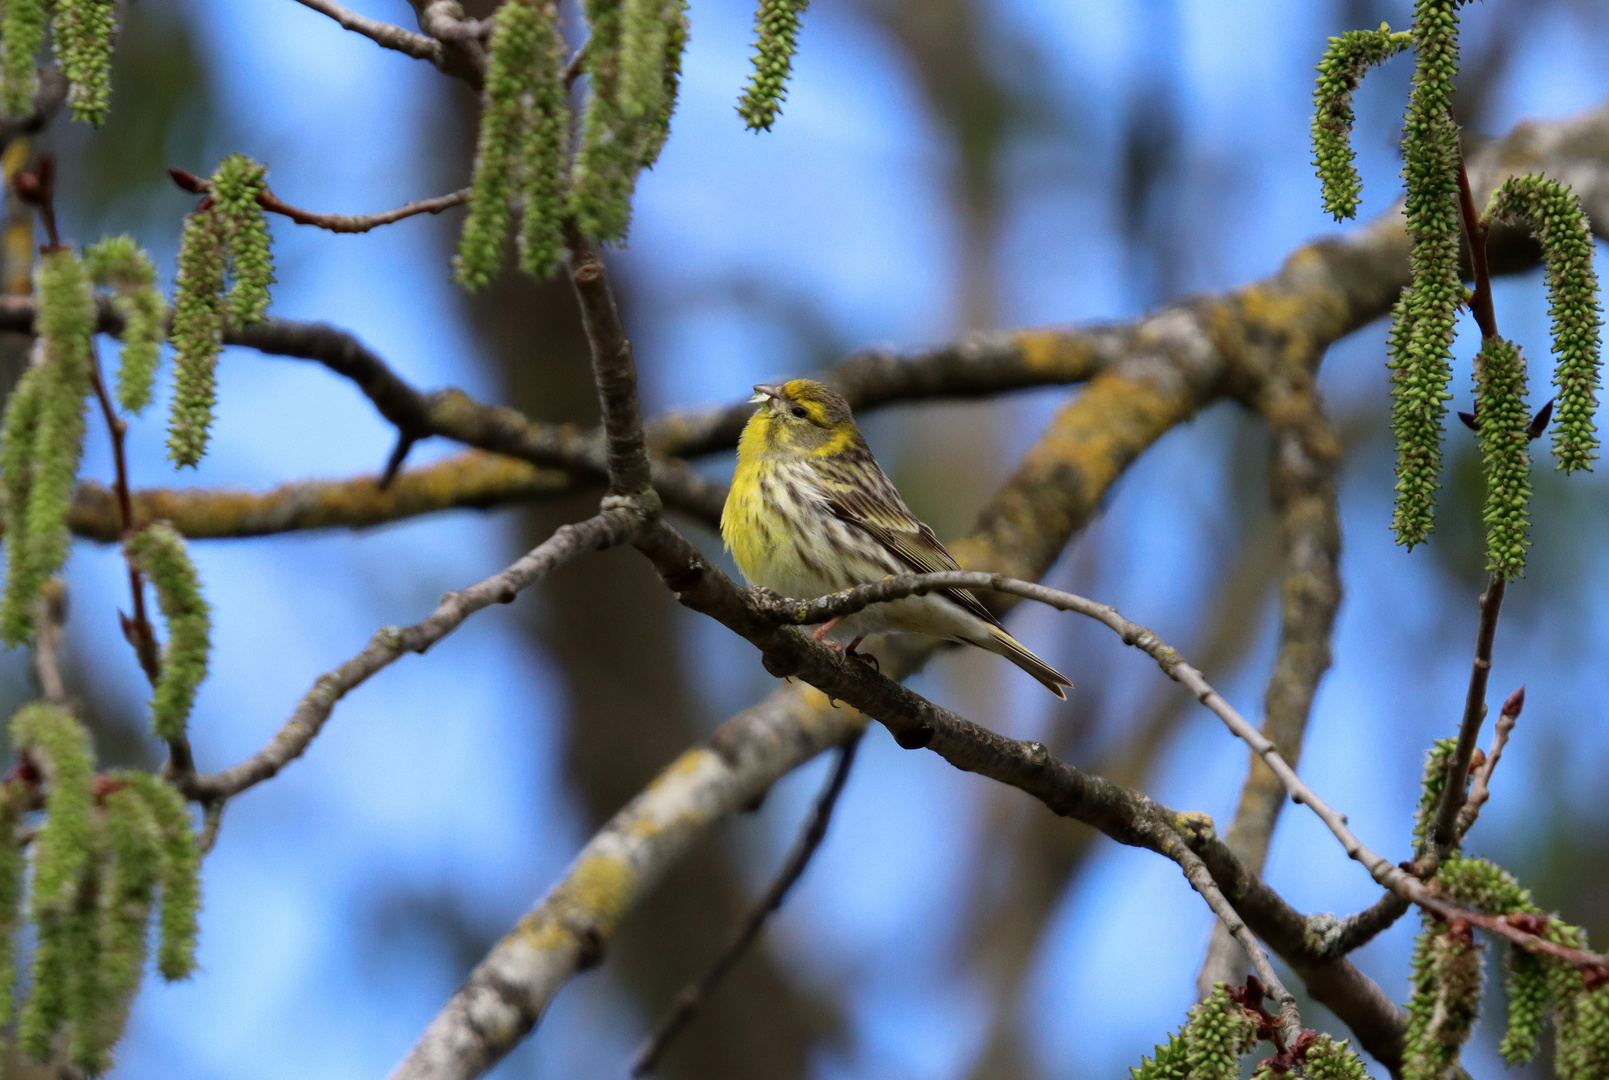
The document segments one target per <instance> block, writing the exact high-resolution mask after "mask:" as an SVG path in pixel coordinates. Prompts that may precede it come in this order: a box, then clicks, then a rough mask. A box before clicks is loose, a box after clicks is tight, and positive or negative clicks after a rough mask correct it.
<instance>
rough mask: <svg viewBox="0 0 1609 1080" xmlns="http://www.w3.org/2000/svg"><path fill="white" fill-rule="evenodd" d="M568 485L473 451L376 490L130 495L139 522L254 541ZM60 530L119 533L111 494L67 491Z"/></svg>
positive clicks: (358, 481)
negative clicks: (69, 499) (65, 519)
mask: <svg viewBox="0 0 1609 1080" xmlns="http://www.w3.org/2000/svg"><path fill="white" fill-rule="evenodd" d="M569 486H570V478H569V477H568V476H567V475H565V474H564V473H563V472H560V471H558V470H555V469H539V468H537V467H535V466H533V465H531V464H529V463H528V462H524V461H518V460H515V459H514V458H507V457H502V456H500V455H497V454H487V453H482V452H481V451H478V450H476V451H470V452H468V453H463V454H456V455H454V456H452V457H449V458H445V459H443V460H441V461H438V462H435V463H434V464H431V465H427V466H425V467H424V468H420V469H408V470H406V471H404V472H402V473H399V474H398V475H397V477H396V479H395V480H393V481H392V483H391V485H390V486H389V487H388V488H386V489H385V490H383V491H382V490H381V489H380V486H379V484H378V483H376V480H375V477H373V476H362V477H356V478H353V479H348V480H303V481H297V482H294V483H290V484H283V485H281V486H280V487H277V488H274V489H273V490H271V491H265V492H253V491H229V490H217V489H206V488H152V489H147V490H144V491H137V492H135V493H134V513H135V517H136V518H138V519H139V520H140V521H141V522H148V521H168V522H171V523H172V524H173V526H174V528H176V529H178V530H179V532H181V533H182V534H184V535H185V536H188V537H190V538H192V539H207V538H216V537H235V536H262V535H266V534H270V533H278V532H288V531H291V530H297V529H322V528H362V527H364V526H368V525H379V524H383V523H385V522H388V521H399V520H401V519H403V518H409V517H417V516H419V515H421V514H430V513H435V512H437V511H440V510H447V509H452V508H454V507H483V506H497V505H501V504H503V503H507V502H515V501H521V500H527V499H536V498H541V497H543V496H547V495H552V494H556V493H558V492H561V491H564V490H566V489H568V488H569ZM68 525H69V527H71V528H72V530H73V532H74V533H76V534H78V535H79V536H86V537H89V538H91V539H95V540H102V541H108V542H109V541H113V540H116V539H117V537H118V535H119V534H120V532H121V528H122V526H121V522H120V521H119V520H118V516H117V506H116V504H115V502H114V501H113V499H112V496H111V493H110V492H108V491H107V490H106V489H105V488H103V487H101V486H100V485H98V484H84V485H82V486H80V488H79V489H78V490H77V491H76V492H75V493H74V496H73V505H72V508H71V510H70V511H69V514H68Z"/></svg>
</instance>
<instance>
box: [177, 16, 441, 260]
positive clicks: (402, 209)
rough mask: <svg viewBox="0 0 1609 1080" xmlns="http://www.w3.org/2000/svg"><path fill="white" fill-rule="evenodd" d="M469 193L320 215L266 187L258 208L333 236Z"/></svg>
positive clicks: (189, 184) (190, 185) (198, 191)
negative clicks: (372, 210)
mask: <svg viewBox="0 0 1609 1080" xmlns="http://www.w3.org/2000/svg"><path fill="white" fill-rule="evenodd" d="M301 2H302V3H304V4H305V3H309V0H301ZM414 36H416V37H417V36H418V35H414ZM438 48H439V45H438ZM168 175H169V176H170V177H172V178H173V182H174V183H175V184H177V185H179V187H180V188H182V189H183V190H185V191H188V192H190V193H191V194H192V195H205V194H206V193H207V192H209V191H211V190H212V182H211V181H210V180H206V179H203V178H202V177H199V176H197V175H195V174H194V173H191V172H186V171H185V170H184V169H177V168H173V167H171V166H170V167H169V168H168ZM469 190H470V189H469V188H461V189H460V190H458V191H454V192H452V193H451V194H448V195H437V196H436V197H435V198H433V199H417V200H415V201H414V202H410V203H403V204H402V205H401V206H399V207H397V208H395V209H394V210H381V211H378V212H377V213H373V214H321V213H318V212H316V211H313V210H303V209H302V208H301V207H299V206H292V205H291V204H290V203H288V202H286V201H285V200H284V199H281V198H280V197H279V196H278V195H275V194H274V193H273V192H272V191H270V190H269V189H268V188H264V189H263V190H262V191H260V192H259V193H258V194H257V205H258V206H261V207H262V208H263V209H264V210H267V211H268V212H269V213H271V214H281V215H283V216H285V217H288V218H290V219H291V220H292V221H294V222H296V224H298V225H313V226H316V227H318V228H320V229H324V230H325V231H327V232H333V233H366V232H368V231H369V230H371V229H377V228H379V227H380V226H381V225H390V224H391V223H392V222H395V221H401V220H403V219H404V218H411V217H416V216H418V215H419V214H439V213H441V212H442V211H443V210H451V209H452V208H453V207H455V206H463V205H464V204H465V203H467V202H468V201H469Z"/></svg>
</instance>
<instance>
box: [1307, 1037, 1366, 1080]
mask: <svg viewBox="0 0 1609 1080" xmlns="http://www.w3.org/2000/svg"><path fill="white" fill-rule="evenodd" d="M1302 1075H1303V1076H1304V1077H1306V1078H1307V1080H1369V1073H1368V1070H1367V1069H1365V1068H1364V1067H1363V1059H1362V1058H1360V1057H1358V1055H1357V1052H1356V1051H1354V1050H1353V1049H1352V1048H1351V1047H1350V1046H1348V1045H1347V1042H1346V1040H1345V1039H1343V1040H1341V1041H1340V1042H1336V1041H1335V1040H1334V1039H1332V1038H1330V1036H1328V1035H1320V1036H1319V1037H1318V1038H1317V1039H1315V1040H1314V1041H1313V1044H1312V1045H1311V1046H1309V1047H1308V1048H1307V1053H1306V1054H1305V1055H1303V1057H1302Z"/></svg>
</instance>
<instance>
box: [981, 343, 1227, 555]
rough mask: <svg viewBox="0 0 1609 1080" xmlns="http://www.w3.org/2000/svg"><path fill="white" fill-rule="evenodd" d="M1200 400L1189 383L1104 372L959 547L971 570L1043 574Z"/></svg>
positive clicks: (1047, 434) (1040, 443) (1049, 432)
mask: <svg viewBox="0 0 1609 1080" xmlns="http://www.w3.org/2000/svg"><path fill="white" fill-rule="evenodd" d="M1197 404H1198V403H1197V401H1196V400H1195V398H1194V397H1192V396H1191V395H1190V393H1189V392H1188V390H1187V389H1186V388H1185V387H1183V386H1182V385H1180V386H1178V387H1177V389H1173V390H1164V389H1163V388H1161V387H1159V386H1157V385H1155V384H1152V383H1150V382H1143V381H1140V380H1136V379H1131V378H1128V377H1125V376H1122V375H1117V374H1113V373H1107V374H1103V375H1099V376H1097V377H1096V378H1095V379H1093V380H1092V381H1091V382H1090V384H1089V386H1088V387H1086V388H1085V390H1084V392H1083V393H1082V394H1080V395H1078V397H1076V398H1074V399H1073V401H1072V402H1071V403H1069V404H1068V405H1067V406H1066V407H1065V408H1064V409H1062V411H1061V412H1060V413H1059V414H1058V415H1057V416H1056V419H1055V420H1054V421H1053V422H1052V423H1051V426H1050V428H1049V429H1048V430H1047V431H1046V432H1045V434H1044V435H1043V436H1041V437H1040V439H1039V441H1038V442H1036V443H1035V444H1034V446H1033V448H1032V449H1030V450H1029V451H1028V453H1027V454H1026V455H1025V456H1024V458H1023V460H1022V464H1021V465H1019V466H1018V468H1017V471H1016V473H1015V474H1013V476H1012V478H1011V480H1010V481H1009V482H1007V484H1006V485H1005V487H1003V488H1002V489H1001V490H1000V492H999V493H998V494H997V495H996V496H995V498H994V500H993V501H992V502H991V503H990V504H989V507H988V509H987V510H986V511H985V512H984V515H983V518H982V521H981V522H980V524H979V528H978V530H977V532H975V533H974V534H973V535H972V536H970V537H968V538H967V539H965V540H962V541H960V542H959V543H957V544H956V545H954V546H953V547H952V549H951V550H952V552H953V553H954V555H955V557H956V559H957V560H958V561H959V562H960V563H961V565H962V566H964V567H967V568H969V569H987V570H997V571H999V572H1001V573H1005V574H1009V575H1010V576H1012V577H1021V578H1030V579H1031V578H1037V577H1038V576H1039V575H1040V574H1042V573H1044V572H1045V569H1046V568H1047V567H1048V566H1049V565H1050V563H1051V562H1053V561H1054V560H1055V558H1056V556H1057V555H1059V554H1060V552H1061V549H1062V548H1063V547H1064V546H1065V545H1066V543H1067V541H1068V539H1070V538H1071V536H1072V534H1073V531H1074V530H1075V529H1077V528H1078V527H1080V526H1081V525H1082V524H1083V523H1084V522H1085V521H1087V520H1088V519H1089V515H1090V514H1091V513H1093V512H1094V509H1095V507H1096V505H1097V504H1098V503H1099V502H1100V500H1101V498H1102V497H1103V496H1104V495H1105V494H1106V492H1107V490H1108V489H1109V488H1110V487H1111V485H1112V483H1113V482H1114V481H1116V479H1117V478H1118V476H1119V475H1121V474H1122V472H1123V470H1124V469H1125V468H1127V467H1128V465H1129V463H1131V462H1132V461H1133V460H1134V459H1135V458H1136V457H1137V456H1138V455H1139V454H1140V453H1141V452H1142V451H1144V450H1145V449H1146V448H1147V447H1148V446H1150V445H1151V444H1152V443H1153V442H1155V441H1156V440H1157V439H1158V438H1160V437H1161V436H1162V435H1163V434H1165V433H1166V432H1167V431H1168V430H1169V429H1170V428H1172V427H1173V426H1174V425H1175V424H1177V423H1179V422H1181V421H1183V420H1185V419H1188V418H1189V416H1190V415H1191V414H1192V413H1193V412H1194V411H1195V408H1196V406H1197Z"/></svg>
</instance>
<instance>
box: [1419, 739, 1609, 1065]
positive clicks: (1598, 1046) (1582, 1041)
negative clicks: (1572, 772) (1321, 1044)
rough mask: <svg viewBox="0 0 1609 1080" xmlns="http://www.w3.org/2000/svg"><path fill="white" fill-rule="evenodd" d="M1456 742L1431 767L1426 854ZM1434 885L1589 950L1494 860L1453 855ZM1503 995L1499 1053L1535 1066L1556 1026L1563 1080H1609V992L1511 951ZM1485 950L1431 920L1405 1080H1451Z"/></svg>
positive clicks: (1424, 800) (1562, 966)
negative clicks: (1547, 1032) (1548, 1028)
mask: <svg viewBox="0 0 1609 1080" xmlns="http://www.w3.org/2000/svg"><path fill="white" fill-rule="evenodd" d="M1455 745H1456V740H1454V739H1443V740H1441V741H1440V742H1438V743H1437V744H1436V745H1435V747H1434V748H1433V749H1432V750H1431V752H1430V754H1429V755H1427V757H1426V760H1425V772H1424V781H1423V786H1422V790H1421V795H1420V802H1419V811H1418V814H1417V816H1416V817H1417V820H1416V825H1415V829H1414V834H1415V836H1416V838H1418V839H1419V841H1420V845H1419V848H1420V851H1421V852H1423V851H1424V850H1425V848H1426V847H1427V846H1428V844H1429V835H1430V829H1431V824H1432V819H1433V816H1434V814H1435V808H1436V807H1437V806H1438V805H1439V804H1440V802H1441V795H1442V791H1443V790H1444V788H1445V786H1446V779H1447V763H1448V761H1449V760H1451V757H1452V753H1453V749H1454V747H1455ZM1434 883H1435V885H1436V886H1437V888H1438V890H1439V891H1440V892H1442V893H1443V894H1444V895H1446V896H1447V897H1448V899H1450V900H1452V901H1453V902H1454V903H1456V904H1458V905H1460V906H1462V907H1466V908H1471V909H1473V910H1475V911H1479V912H1482V913H1483V914H1486V915H1493V916H1498V917H1505V916H1529V917H1531V918H1532V921H1533V927H1534V929H1533V931H1532V932H1534V933H1537V934H1538V935H1539V936H1541V937H1544V938H1546V939H1547V940H1549V941H1552V942H1554V943H1556V944H1559V945H1567V946H1569V947H1571V948H1575V949H1583V950H1585V949H1586V948H1587V947H1588V946H1587V936H1586V934H1585V932H1583V931H1582V930H1581V929H1579V928H1578V927H1574V926H1570V925H1569V924H1567V923H1565V922H1564V921H1562V920H1561V919H1559V918H1558V917H1557V916H1554V915H1547V914H1545V913H1544V912H1542V911H1541V909H1539V908H1538V907H1537V906H1536V904H1535V902H1534V901H1533V900H1532V898H1531V893H1530V890H1528V889H1526V888H1524V887H1523V886H1522V885H1520V883H1519V882H1518V881H1516V880H1515V879H1514V876H1513V875H1512V874H1510V873H1509V872H1508V871H1506V870H1504V869H1503V868H1502V867H1501V866H1498V865H1497V864H1495V863H1493V862H1491V861H1490V860H1487V859H1478V858H1466V857H1464V856H1463V855H1461V854H1459V853H1458V852H1456V851H1454V852H1453V853H1452V855H1451V857H1449V858H1447V859H1445V860H1444V861H1443V862H1442V863H1441V865H1440V866H1439V867H1438V869H1437V872H1436V877H1435V879H1434ZM1507 967H1508V970H1507V975H1506V978H1505V980H1504V990H1505V993H1506V996H1507V998H1508V1016H1507V1028H1506V1030H1505V1032H1504V1035H1503V1041H1502V1043H1501V1045H1500V1047H1499V1050H1500V1052H1501V1053H1502V1055H1503V1060H1504V1061H1506V1062H1508V1063H1509V1064H1510V1065H1517V1064H1520V1063H1522V1062H1525V1061H1529V1060H1530V1059H1531V1058H1532V1057H1533V1056H1534V1055H1535V1054H1536V1051H1537V1047H1538V1046H1539V1045H1540V1042H1541V1038H1542V1031H1543V1028H1544V1026H1545V1025H1546V1023H1547V1022H1548V1021H1549V1020H1550V1019H1551V1021H1552V1023H1553V1028H1554V1037H1555V1039H1554V1041H1555V1046H1556V1052H1555V1055H1554V1067H1555V1072H1556V1073H1557V1075H1558V1076H1559V1078H1560V1080H1602V1078H1603V1077H1604V1076H1606V1075H1609V987H1595V988H1591V989H1589V988H1588V986H1587V981H1586V979H1585V977H1584V976H1583V975H1582V973H1581V970H1580V969H1579V968H1577V967H1575V966H1574V965H1572V964H1568V963H1565V962H1563V961H1561V960H1558V959H1555V958H1554V957H1551V956H1548V955H1546V954H1544V953H1528V952H1524V951H1522V950H1519V949H1515V948H1510V949H1509V957H1508V965H1507ZM1481 980H1482V949H1481V947H1480V946H1479V945H1478V944H1477V942H1476V941H1475V939H1474V936H1473V933H1472V931H1471V929H1470V927H1469V926H1468V925H1464V924H1459V925H1449V924H1447V923H1445V922H1442V921H1440V920H1439V919H1437V918H1436V917H1434V916H1432V915H1430V914H1429V913H1426V915H1425V916H1424V920H1423V930H1422V932H1421V933H1420V935H1419V939H1418V941H1417V943H1416V945H1415V948H1414V959H1413V969H1412V982H1411V985H1412V994H1411V996H1410V998H1409V1001H1408V1035H1407V1041H1406V1043H1405V1046H1404V1051H1403V1064H1402V1075H1403V1078H1404V1080H1451V1078H1453V1077H1456V1076H1457V1075H1459V1059H1460V1055H1461V1053H1462V1048H1463V1046H1464V1044H1465V1043H1466V1042H1467V1041H1468V1040H1469V1037H1470V1034H1471V1032H1472V1031H1473V1029H1474V1025H1475V1021H1476V1019H1477V1018H1478V1016H1479V1012H1480V995H1481Z"/></svg>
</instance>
